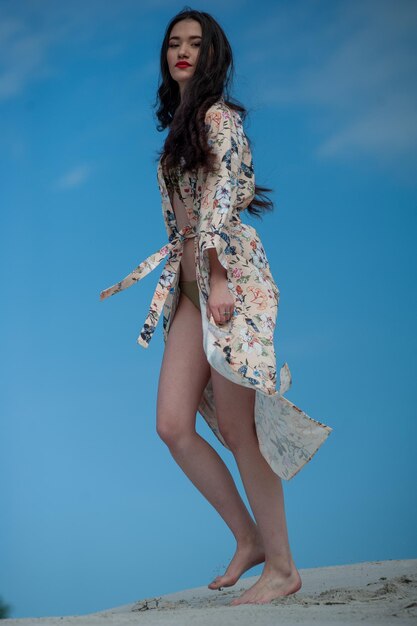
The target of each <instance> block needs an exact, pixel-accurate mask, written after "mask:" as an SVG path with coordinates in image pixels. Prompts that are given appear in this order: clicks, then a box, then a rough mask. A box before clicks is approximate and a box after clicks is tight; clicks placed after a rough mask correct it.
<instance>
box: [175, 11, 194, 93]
mask: <svg viewBox="0 0 417 626" xmlns="http://www.w3.org/2000/svg"><path fill="white" fill-rule="evenodd" d="M201 38H202V31H201V25H200V23H199V22H197V21H196V20H188V19H187V20H181V21H180V22H177V23H176V24H174V26H173V28H172V30H171V33H170V35H169V40H168V51H167V61H168V67H169V71H170V74H171V76H172V78H173V79H174V80H176V81H177V83H178V86H179V88H180V93H181V94H182V92H183V89H184V87H185V85H186V83H187V80H189V78H191V76H192V75H193V74H194V71H195V67H196V65H197V59H198V54H199V51H200V50H199V48H200V44H201Z"/></svg>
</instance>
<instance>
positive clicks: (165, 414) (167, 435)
mask: <svg viewBox="0 0 417 626" xmlns="http://www.w3.org/2000/svg"><path fill="white" fill-rule="evenodd" d="M182 417H183V416H182ZM156 432H157V434H158V436H159V437H160V438H161V439H162V441H163V442H164V443H166V445H167V446H168V447H173V446H178V445H183V444H184V443H185V442H186V441H187V440H188V439H189V438H190V437H192V436H193V434H195V432H196V431H195V423H194V425H193V424H192V420H189V421H185V420H184V419H180V416H179V414H178V412H177V411H174V412H173V411H161V412H159V413H158V415H157V420H156Z"/></svg>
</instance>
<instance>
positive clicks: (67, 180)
mask: <svg viewBox="0 0 417 626" xmlns="http://www.w3.org/2000/svg"><path fill="white" fill-rule="evenodd" d="M92 170H93V168H92V166H91V165H89V164H80V165H77V166H76V167H74V168H72V169H71V170H69V171H68V172H66V173H65V174H63V175H62V176H61V177H60V178H59V179H58V180H57V181H56V183H55V184H54V185H53V186H54V187H55V188H56V189H73V188H74V187H80V186H81V185H82V184H84V183H85V182H86V181H87V179H88V178H89V176H90V174H91V172H92Z"/></svg>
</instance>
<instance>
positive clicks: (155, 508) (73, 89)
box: [0, 0, 417, 617]
mask: <svg viewBox="0 0 417 626" xmlns="http://www.w3.org/2000/svg"><path fill="white" fill-rule="evenodd" d="M183 6H185V5H182V4H179V3H176V2H170V1H163V0H160V1H155V0H152V1H151V0H147V1H143V2H139V1H136V2H133V1H129V0H123V1H121V2H118V3H117V5H116V3H102V2H98V1H87V2H82V3H81V2H79V1H73V2H71V3H62V2H61V3H56V2H52V1H49V0H44V1H38V2H34V1H33V0H32V1H30V2H29V1H28V2H23V1H22V2H14V1H13V2H12V1H7V0H2V1H1V2H0V206H1V212H0V244H1V247H0V255H1V256H0V261H1V263H0V267H1V283H2V307H1V313H0V315H1V353H2V356H3V358H2V360H1V372H0V374H1V380H2V382H3V385H4V386H3V392H2V394H1V396H0V403H1V404H0V410H1V415H0V417H1V426H0V428H1V430H0V438H1V456H0V489H1V493H2V505H3V506H2V510H1V513H0V554H1V559H0V596H1V597H2V598H3V599H4V600H5V601H6V602H8V603H10V604H11V605H12V607H13V610H12V615H11V616H12V617H28V616H32V617H38V616H49V615H65V614H81V613H87V612H91V611H98V610H101V609H105V608H109V607H112V606H116V605H120V604H125V603H128V602H133V601H135V600H137V599H139V598H143V597H147V596H150V595H162V594H164V593H168V592H172V591H176V590H180V589H183V588H189V587H194V586H200V585H205V584H208V583H209V582H210V580H212V578H213V577H214V576H215V575H216V574H219V573H221V572H222V571H223V570H224V568H225V567H226V565H227V563H228V562H229V560H230V558H231V557H232V555H233V552H234V548H235V544H234V540H233V537H232V535H231V533H230V531H229V529H228V528H227V527H226V526H225V525H224V523H223V521H222V520H221V519H220V518H219V517H218V515H217V513H216V512H215V511H214V509H212V507H211V506H210V505H209V504H208V503H207V502H206V501H205V500H204V499H203V497H202V496H201V495H200V493H199V492H198V491H197V490H196V489H195V487H194V486H193V485H192V484H191V483H190V481H189V480H188V478H187V477H186V476H185V475H184V474H183V473H182V471H181V469H180V468H179V467H178V466H177V465H176V463H175V461H174V460H173V458H172V457H171V455H170V453H169V450H168V448H167V447H166V446H165V444H164V443H163V442H162V441H161V440H160V439H159V438H158V436H157V434H156V430H155V402H156V392H157V381H158V375H159V367H160V362H161V358H162V353H163V340H162V324H161V325H160V326H159V327H158V329H157V331H156V334H155V337H154V338H153V341H152V343H151V346H150V348H149V349H148V350H144V349H143V348H141V347H140V346H139V345H137V344H136V337H137V335H138V333H139V330H140V328H141V327H142V323H143V321H144V319H145V317H146V313H147V310H148V306H149V303H150V300H151V297H152V294H153V290H154V288H155V282H156V280H157V278H158V275H159V271H162V267H163V264H161V266H160V268H158V269H156V270H155V271H154V272H152V273H151V274H150V275H149V276H148V277H147V278H145V279H144V280H143V281H142V282H141V283H140V284H139V285H136V286H133V287H132V288H131V289H129V290H127V291H125V292H123V293H122V294H119V295H116V296H115V297H113V298H110V299H108V300H105V301H104V302H101V301H100V300H99V293H100V291H101V290H102V289H104V288H106V287H108V286H110V285H112V284H114V283H115V282H116V281H117V280H120V279H121V278H123V277H124V276H126V274H128V273H129V271H130V270H131V269H133V268H134V267H135V266H136V265H137V264H138V263H139V262H140V261H142V260H143V259H144V258H145V257H146V256H148V254H150V253H152V252H153V251H154V250H156V249H157V248H159V247H160V246H161V245H162V244H163V243H164V242H165V235H166V233H165V228H164V224H163V221H162V214H161V203H160V196H159V191H158V187H157V181H156V162H155V158H156V156H157V151H158V150H159V149H160V147H161V145H162V142H163V138H164V137H165V133H158V131H157V130H156V116H155V115H154V112H153V104H154V102H155V98H156V90H157V86H158V79H159V76H158V74H159V52H160V45H161V41H162V37H163V34H164V31H165V28H166V25H167V23H168V21H169V19H170V18H171V17H172V16H173V15H174V14H175V13H176V12H177V11H179V10H180V9H181V8H183ZM192 6H193V8H196V9H200V10H207V11H209V12H210V13H212V14H213V16H214V17H215V18H216V19H217V20H218V21H219V22H220V24H221V25H222V27H223V28H224V30H225V32H226V34H227V36H228V37H229V40H230V42H231V45H232V48H233V51H234V58H235V64H236V75H235V81H234V88H233V95H234V96H235V97H236V98H237V99H238V100H240V101H241V102H243V104H244V105H245V106H246V107H247V108H248V109H249V116H248V119H247V123H246V131H247V133H248V135H249V137H250V139H251V141H252V149H253V156H254V164H255V172H256V179H257V182H258V183H259V184H261V185H264V186H268V187H272V188H273V189H274V193H273V194H272V198H273V200H274V202H275V211H274V212H273V213H272V214H267V215H266V216H265V217H264V219H263V220H262V221H259V220H256V219H253V218H249V216H247V215H244V216H243V219H244V220H245V221H247V222H248V223H251V224H252V225H254V226H255V228H257V230H258V232H259V233H260V235H261V238H262V241H263V243H264V246H265V248H266V251H267V255H268V259H269V262H270V264H271V269H272V273H273V275H274V278H275V280H276V282H277V284H278V286H279V288H280V291H281V301H280V309H279V313H278V324H277V329H276V334H275V342H276V351H277V364H278V366H280V365H281V364H282V363H283V362H284V361H287V362H288V364H289V366H290V369H291V372H292V375H293V385H292V387H291V389H290V390H289V391H288V392H287V394H286V395H287V397H288V398H289V399H290V400H291V401H293V402H294V403H295V404H297V405H298V406H300V407H301V408H303V409H304V410H305V411H306V412H307V413H308V414H309V415H311V417H313V418H315V419H318V420H319V421H322V422H324V423H326V424H328V425H329V426H331V427H332V428H333V429H334V431H333V433H332V434H331V436H330V438H329V439H328V440H327V441H326V443H325V444H324V445H323V447H322V448H321V450H320V451H319V453H318V454H317V455H316V457H314V458H313V460H312V461H311V462H310V463H309V464H308V465H307V466H306V467H305V469H304V470H303V471H302V472H301V473H300V474H298V475H297V476H296V477H295V478H294V479H293V480H292V481H290V482H288V483H284V488H285V494H286V511H287V519H288V527H289V536H290V544H291V548H292V551H293V556H294V559H295V562H296V564H297V566H298V567H299V568H304V567H317V566H325V565H332V564H343V563H353V562H358V561H367V560H379V559H401V558H415V557H416V556H417V545H416V536H415V526H416V522H417V519H416V518H417V515H416V508H417V507H416V500H415V470H416V467H415V465H416V462H415V458H416V455H415V441H416V436H417V428H416V424H417V420H416V400H417V398H416V384H415V381H416V373H417V372H416V369H417V368H416V354H417V351H416V343H417V342H416V327H415V316H416V313H415V310H416V306H415V305H416V259H415V237H416V211H417V206H416V196H417V194H416V186H417V185H416V180H417V152H416V144H417V115H416V114H417V88H416V82H415V80H414V79H415V74H416V65H417V61H416V59H417V55H416V43H415V41H416V39H415V33H416V27H417V7H416V4H415V3H413V2H411V1H409V2H407V1H399V2H396V3H395V6H394V4H393V3H392V2H388V1H384V0H380V1H378V2H376V1H366V0H365V1H360V2H359V1H354V2H338V1H335V2H333V1H332V2H330V1H313V2H310V1H299V2H283V1H281V2H280V1H278V2H267V1H262V2H257V3H256V4H255V3H251V2H245V1H241V0H240V1H233V0H231V1H230V2H228V3H224V2H217V1H213V0H212V1H211V2H209V3H208V2H200V3H198V4H196V5H192ZM197 429H198V431H199V432H200V433H201V434H202V435H203V436H205V437H207V439H208V440H209V442H210V443H211V445H212V446H213V447H214V448H215V449H216V450H217V451H218V452H219V454H221V456H222V457H223V458H224V459H225V461H226V463H227V465H228V467H229V468H230V470H231V471H232V473H233V476H234V477H235V478H236V481H237V484H238V486H239V489H240V491H241V493H242V496H243V497H244V499H245V501H246V502H247V499H246V496H245V494H244V491H243V487H242V484H241V481H240V479H239V476H238V472H237V468H236V464H235V462H234V460H233V457H232V456H231V454H230V452H228V451H227V450H226V449H225V448H223V447H221V444H218V443H217V441H216V440H215V438H214V436H213V435H212V433H211V431H209V429H208V427H207V426H206V425H205V422H204V420H203V419H202V417H201V416H200V415H198V418H197ZM261 571H262V567H261V566H258V567H256V568H253V569H252V570H250V571H249V572H248V573H247V574H246V575H255V574H258V573H260V572H261Z"/></svg>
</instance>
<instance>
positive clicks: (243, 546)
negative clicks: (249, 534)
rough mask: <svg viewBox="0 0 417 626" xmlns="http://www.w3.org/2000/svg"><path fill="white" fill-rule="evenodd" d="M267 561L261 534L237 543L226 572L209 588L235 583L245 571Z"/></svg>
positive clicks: (218, 587)
mask: <svg viewBox="0 0 417 626" xmlns="http://www.w3.org/2000/svg"><path fill="white" fill-rule="evenodd" d="M264 561H265V551H264V547H263V542H262V539H261V537H260V535H258V536H256V537H255V538H254V539H251V540H249V541H248V542H240V543H238V544H237V548H236V552H235V554H234V556H233V558H232V560H231V561H230V563H229V566H228V568H227V570H226V572H225V573H224V574H223V575H222V576H216V578H215V579H214V580H213V581H212V582H211V583H210V584H209V585H208V588H209V589H220V588H221V587H231V586H232V585H235V584H236V583H237V581H238V580H239V578H240V577H241V576H242V574H243V573H244V572H246V571H247V570H248V569H250V568H251V567H254V566H255V565H258V564H259V563H263V562H264Z"/></svg>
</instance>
